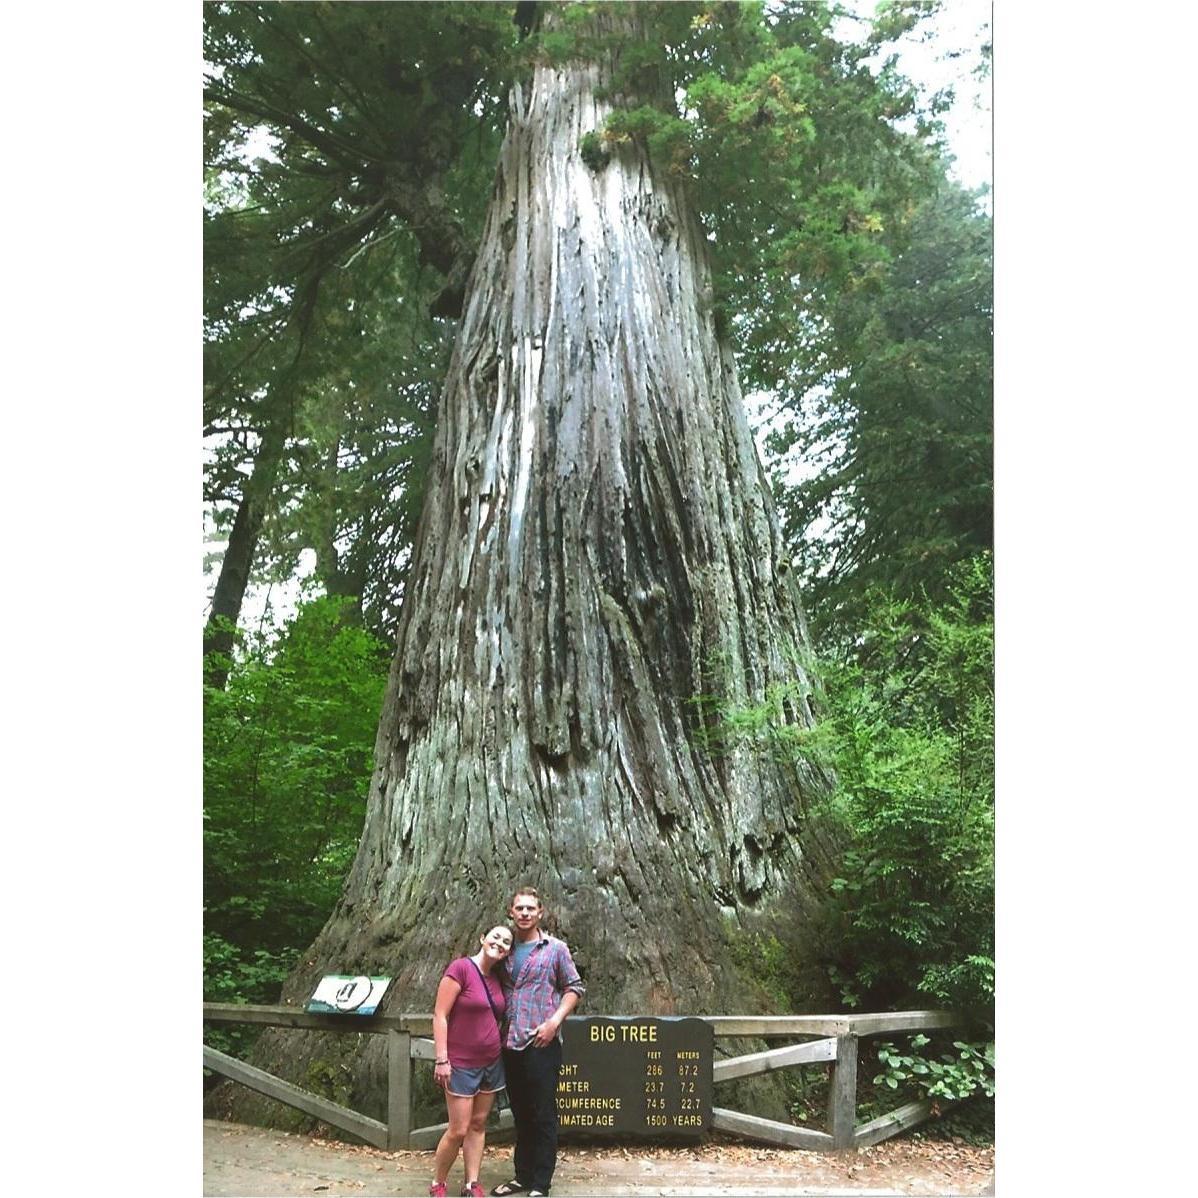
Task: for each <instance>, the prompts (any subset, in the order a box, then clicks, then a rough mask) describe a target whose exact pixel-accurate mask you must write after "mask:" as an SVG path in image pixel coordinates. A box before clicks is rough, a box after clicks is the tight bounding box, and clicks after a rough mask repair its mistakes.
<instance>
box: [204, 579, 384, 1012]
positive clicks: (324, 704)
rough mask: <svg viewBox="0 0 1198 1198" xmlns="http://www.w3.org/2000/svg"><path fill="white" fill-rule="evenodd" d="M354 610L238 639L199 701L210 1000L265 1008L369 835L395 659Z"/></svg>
mask: <svg viewBox="0 0 1198 1198" xmlns="http://www.w3.org/2000/svg"><path fill="white" fill-rule="evenodd" d="M351 610H352V605H351V604H349V603H348V602H347V601H346V600H342V599H336V598H320V599H316V600H312V601H309V602H307V603H305V604H303V605H301V607H300V609H299V610H298V612H297V613H296V615H295V617H294V619H293V620H292V621H291V622H290V623H289V624H288V625H287V626H286V627H285V628H283V629H281V630H273V629H266V630H264V631H263V632H262V633H260V634H258V635H256V636H254V637H243V639H242V642H241V644H240V645H239V647H238V650H237V652H236V653H235V655H234V659H233V664H232V671H231V673H230V675H229V679H228V684H227V686H226V688H225V689H224V690H215V689H212V688H207V689H206V690H205V704H204V902H205V933H206V934H205V939H204V979H205V980H204V989H205V997H206V998H207V999H209V1000H211V1001H224V1002H238V1001H244V1002H271V1001H275V1000H276V999H277V997H278V989H279V984H280V983H281V982H282V980H283V978H285V977H286V975H287V973H288V971H289V968H290V965H291V964H292V962H293V961H294V959H295V957H296V955H297V954H298V952H299V951H300V950H301V949H302V948H303V947H305V946H307V945H308V944H310V943H311V941H312V940H313V938H314V937H315V935H316V933H317V932H319V930H320V928H321V926H322V925H323V923H324V921H325V919H326V918H327V917H328V913H329V912H330V911H331V910H332V908H333V906H334V904H335V902H336V900H337V897H338V895H339V893H340V889H341V885H342V882H343V880H344V878H345V874H346V872H347V870H348V868H349V866H350V864H351V863H352V861H353V856H354V853H355V851H356V849H357V844H358V838H359V836H360V834H361V830H362V820H363V817H364V813H365V804H366V793H367V788H368V786H369V782H370V775H371V770H372V764H373V762H372V757H373V749H374V739H375V732H376V728H377V724H378V714H379V709H380V707H381V704H382V696H383V689H384V686H385V683H386V673H387V664H388V659H389V656H390V654H389V651H388V649H387V647H386V646H384V645H383V644H382V643H381V642H380V641H378V640H377V639H376V638H375V637H374V636H372V635H371V634H370V633H369V632H368V631H366V630H365V629H364V628H362V627H360V626H358V625H357V624H355V623H353V622H352V621H351V620H350V619H349V618H348V613H349V612H350V611H351Z"/></svg>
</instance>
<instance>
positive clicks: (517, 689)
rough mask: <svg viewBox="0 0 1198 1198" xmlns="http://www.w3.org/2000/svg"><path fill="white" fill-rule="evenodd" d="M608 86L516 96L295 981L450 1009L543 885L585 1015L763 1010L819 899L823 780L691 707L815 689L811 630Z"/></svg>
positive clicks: (575, 82)
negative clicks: (510, 912) (334, 872)
mask: <svg viewBox="0 0 1198 1198" xmlns="http://www.w3.org/2000/svg"><path fill="white" fill-rule="evenodd" d="M631 19H634V20H635V19H636V18H635V17H633V18H631ZM597 20H598V21H599V22H601V23H603V25H604V29H603V32H611V31H612V28H613V26H612V24H611V22H612V20H613V18H611V17H610V16H606V15H604V16H600V17H599V18H597ZM608 78H610V70H609V66H608V65H595V64H590V65H588V64H581V63H570V64H568V65H567V66H564V67H561V68H550V67H539V68H537V70H536V72H535V76H534V79H533V82H532V85H531V90H530V92H529V94H528V97H527V100H526V101H524V102H521V97H520V95H519V89H517V92H516V96H515V101H514V103H513V116H512V119H511V123H510V127H509V131H508V135H507V139H506V141H505V144H504V147H503V150H502V154H501V161H500V165H499V171H498V178H497V183H496V190H495V194H494V198H493V200H492V203H491V207H490V211H489V215H488V219H487V223H486V228H485V232H484V235H483V239H482V243H481V246H480V250H479V254H478V258H477V261H476V265H475V268H474V271H473V273H472V276H471V279H470V285H469V287H468V290H467V295H466V303H465V307H464V315H463V320H462V324H461V328H460V331H459V335H458V341H457V345H456V349H455V352H454V355H453V358H452V361H451V363H450V368H449V373H448V377H447V379H446V382H445V388H444V392H443V395H442V400H441V408H440V412H439V425H438V431H437V436H436V442H435V447H434V452H433V465H432V468H431V472H430V477H429V482H428V492H427V499H426V502H425V508H424V512H423V515H422V518H421V524H420V529H419V532H418V536H417V543H416V548H415V552H414V556H413V563H412V568H411V570H410V573H409V580H410V581H409V586H408V591H407V593H406V595H405V599H404V607H403V614H402V617H401V623H400V632H399V643H398V648H397V651H396V654H395V659H394V663H393V666H392V670H391V677H390V683H389V687H388V691H387V695H386V699H385V701H384V706H383V712H382V718H381V722H380V726H379V735H378V742H377V752H376V762H377V765H376V772H375V776H374V779H373V783H372V786H371V790H370V796H369V800H368V808H367V814H366V821H365V827H364V829H363V834H362V841H361V845H360V847H359V850H358V854H357V858H356V860H355V862H354V865H353V868H352V871H351V873H350V876H349V879H348V881H347V883H346V887H345V891H344V894H343V897H342V899H341V901H340V902H339V904H338V906H337V908H336V910H335V911H334V913H333V915H332V917H331V918H330V920H329V922H328V924H327V925H326V927H325V928H324V930H323V931H322V932H321V934H320V936H319V937H318V939H317V941H316V943H315V944H314V945H313V946H312V948H311V949H310V950H309V951H308V952H307V953H306V954H304V958H303V961H302V963H301V965H300V967H299V968H297V970H296V971H295V973H294V974H293V976H292V977H291V978H290V979H289V981H288V982H287V984H286V986H285V987H284V998H285V1000H286V1001H291V1002H302V1001H303V1000H304V999H305V998H306V997H307V995H308V994H309V993H310V992H311V990H312V988H313V987H314V985H315V983H316V980H317V979H318V978H319V977H320V976H321V975H322V974H324V973H331V972H344V971H349V972H358V971H361V972H367V973H374V972H383V973H388V974H391V975H393V976H394V977H395V982H394V983H393V987H392V990H391V992H390V994H389V998H388V1003H387V1006H388V1009H389V1010H391V1011H401V1010H428V1009H431V1002H432V996H433V992H434V989H435V987H436V982H437V979H438V977H439V976H440V973H441V970H442V968H443V967H444V964H445V961H446V960H447V959H448V958H449V957H450V956H451V955H452V954H453V953H454V952H458V951H461V950H463V949H464V948H465V947H466V946H467V945H468V944H470V943H473V942H474V941H473V938H474V937H476V936H477V934H478V932H479V930H480V929H483V928H485V927H486V926H488V925H489V924H493V923H495V922H496V921H498V920H500V919H502V918H504V916H505V909H506V897H507V895H508V892H509V890H510V888H511V887H512V885H513V884H514V883H516V882H521V881H527V882H531V883H532V884H534V885H536V886H538V887H539V888H543V893H546V894H547V895H548V896H549V900H548V901H549V903H550V905H551V908H552V910H553V911H554V913H555V914H556V916H557V920H558V926H559V928H560V930H561V932H562V934H564V935H565V936H566V938H567V939H568V940H569V943H570V945H571V947H572V949H573V950H574V954H575V959H576V960H577V962H578V964H579V967H580V969H581V972H582V974H583V977H584V979H585V981H586V984H587V987H588V995H587V999H586V1001H585V1009H587V1010H589V1011H592V1012H596V1013H621V1012H626V1013H632V1012H656V1013H669V1012H679V1013H701V1012H738V1011H739V1012H743V1011H748V1010H766V1009H769V1008H770V1000H769V998H768V997H767V995H766V994H765V992H764V991H763V990H762V988H761V986H760V985H759V984H758V982H757V981H756V980H755V979H754V977H753V976H752V975H753V970H752V969H751V967H747V966H748V962H747V960H746V954H745V952H744V951H743V949H739V950H738V948H737V946H736V943H735V942H736V941H737V940H738V939H740V938H741V936H742V933H744V932H745V931H748V930H754V929H761V930H767V929H773V928H777V927H780V926H784V925H787V924H793V923H794V921H798V920H801V919H802V918H803V915H804V912H806V911H809V910H810V909H811V904H812V903H813V902H814V901H815V900H816V898H817V896H818V892H819V889H820V876H821V875H820V870H819V862H818V853H813V852H812V851H811V847H810V845H809V844H808V843H806V828H807V826H808V825H807V820H806V818H805V816H806V812H807V809H808V806H809V804H810V803H811V802H812V800H813V799H815V798H816V797H818V796H820V795H821V794H823V793H825V791H826V788H827V785H828V779H827V778H826V776H824V775H822V774H821V773H820V772H819V771H818V769H816V768H815V767H813V766H811V765H809V764H806V763H804V762H797V763H796V762H794V761H783V760H780V759H778V758H776V757H775V756H773V755H771V754H769V753H765V752H758V751H754V750H753V749H752V748H751V747H748V746H744V745H741V746H736V745H732V746H730V747H728V749H727V751H725V752H722V753H719V752H713V750H712V748H711V746H710V744H709V737H708V736H707V735H705V733H706V732H707V729H706V728H705V726H704V716H703V706H702V705H701V704H699V703H697V702H696V698H697V697H699V696H709V697H716V698H718V699H720V700H724V701H730V702H739V703H762V702H764V701H765V699H766V697H767V695H769V694H771V693H778V692H776V691H775V690H774V688H781V687H784V686H786V687H789V686H790V684H793V683H795V682H796V681H798V682H799V683H800V684H801V689H803V690H805V682H804V675H803V668H802V665H801V663H800V658H801V655H802V653H803V651H804V650H805V649H806V645H807V637H806V631H805V627H804V621H803V615H802V612H801V610H800V606H799V601H798V597H797V595H796V594H795V591H794V588H793V585H792V582H791V578H790V576H789V574H788V573H787V572H786V565H785V562H784V561H783V544H782V542H781V539H780V536H779V533H778V529H777V524H776V521H775V518H774V515H773V510H772V505H771V503H770V499H769V491H768V486H767V482H766V479H765V476H764V474H763V472H762V469H761V467H760V464H759V462H758V458H757V454H756V450H755V447H754V445H753V440H752V437H751V435H750V431H749V428H748V424H747V421H746V418H745V414H744V411H743V406H742V402H741V394H740V389H739V385H738V382H737V376H736V369H735V366H734V364H733V359H732V355H731V353H730V352H729V350H728V349H727V347H726V346H721V344H720V343H719V339H718V337H717V334H716V329H715V325H714V322H713V315H712V303H711V298H712V292H711V279H710V274H709V270H708V266H707V259H706V253H705V239H704V234H703V232H702V229H701V226H700V224H699V222H698V220H697V219H696V217H695V215H694V212H693V210H692V208H691V206H690V204H689V203H688V200H687V197H686V195H685V193H684V189H683V186H682V185H681V184H680V183H679V182H678V181H677V180H675V179H674V178H671V177H669V176H667V175H666V174H664V173H663V172H662V171H661V170H660V169H658V168H657V167H655V166H654V165H653V164H651V163H650V161H649V160H648V158H647V156H646V155H645V154H644V153H642V152H641V151H640V150H639V149H635V148H628V149H625V150H623V151H621V153H620V154H619V155H618V156H617V157H615V158H613V159H612V161H611V162H610V164H609V165H608V166H607V167H606V168H605V169H603V170H602V171H600V172H598V173H596V172H593V171H592V170H591V169H589V168H588V166H587V165H586V164H585V163H584V162H583V160H582V158H581V157H580V153H579V143H580V141H581V139H582V137H583V135H584V134H587V133H589V132H592V131H595V130H597V129H600V128H601V126H602V123H603V121H604V119H605V117H606V115H607V114H608V112H609V111H610V107H609V103H608V102H607V101H604V100H601V99H599V98H598V97H597V95H596V89H597V87H598V86H599V85H601V84H603V83H604V82H605V81H606V80H607V79H608ZM785 694H786V697H785V698H784V700H783V701H782V707H783V709H784V718H785V719H786V720H787V721H789V722H790V723H792V724H794V725H798V726H805V725H808V724H809V723H810V722H811V713H810V709H809V706H808V703H807V700H806V698H805V697H801V696H798V692H797V691H796V690H795V689H788V690H787V691H786V692H785ZM797 696H798V697H797ZM742 943H743V942H742ZM350 1039H357V1038H356V1037H354V1038H351V1037H342V1038H341V1039H340V1041H339V1042H336V1038H335V1037H322V1036H318V1035H310V1036H307V1037H303V1038H302V1042H301V1038H300V1037H298V1036H297V1034H296V1033H293V1032H288V1033H283V1034H279V1033H274V1034H270V1035H268V1036H267V1037H264V1040H263V1042H262V1044H261V1046H260V1050H259V1053H258V1057H259V1059H260V1060H262V1061H263V1062H265V1063H268V1064H269V1065H271V1066H273V1067H275V1068H277V1069H280V1071H282V1072H284V1073H287V1074H288V1075H290V1076H296V1077H302V1076H305V1075H308V1076H310V1075H311V1071H312V1066H313V1063H314V1062H317V1061H327V1060H329V1059H332V1058H333V1057H334V1056H336V1055H340V1054H343V1053H344V1052H345V1051H346V1042H347V1041H348V1040H350ZM361 1039H362V1040H363V1041H367V1040H370V1039H371V1038H370V1037H362V1038H361ZM352 1052H353V1059H352V1060H349V1061H345V1062H344V1063H345V1064H346V1067H347V1068H348V1069H349V1070H350V1072H351V1073H352V1075H353V1078H354V1084H353V1096H354V1098H355V1100H356V1101H357V1102H360V1103H362V1104H363V1108H364V1109H371V1108H373V1109H374V1110H380V1109H381V1106H382V1093H381V1078H382V1076H383V1069H382V1060H381V1058H380V1057H378V1056H377V1055H376V1054H377V1052H378V1048H377V1046H365V1047H364V1049H363V1050H359V1049H357V1047H356V1046H355V1047H354V1048H353V1050H352Z"/></svg>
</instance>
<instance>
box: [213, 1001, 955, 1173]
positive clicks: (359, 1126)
mask: <svg viewBox="0 0 1198 1198" xmlns="http://www.w3.org/2000/svg"><path fill="white" fill-rule="evenodd" d="M613 1018H621V1017H620V1016H613ZM693 1018H696V1019H702V1020H703V1022H704V1023H709V1024H711V1027H712V1030H713V1032H714V1034H715V1035H716V1036H717V1037H724V1038H727V1037H732V1036H737V1037H754V1038H759V1039H789V1040H793V1039H796V1038H798V1037H800V1036H815V1037H819V1038H818V1039H814V1040H812V1039H808V1040H805V1041H802V1042H801V1043H798V1044H788V1045H786V1046H785V1047H782V1048H770V1049H767V1050H766V1051H765V1052H754V1053H749V1054H748V1055H746V1056H739V1057H730V1058H727V1059H725V1060H721V1061H716V1062H715V1064H714V1065H713V1067H712V1080H713V1082H715V1083H716V1084H717V1085H718V1084H719V1083H720V1082H724V1081H731V1080H733V1079H734V1078H742V1077H754V1076H757V1075H759V1074H762V1073H769V1072H770V1071H771V1070H774V1069H788V1068H793V1067H794V1066H796V1065H807V1064H814V1063H818V1062H829V1063H831V1066H832V1087H831V1093H830V1095H829V1099H828V1123H827V1131H815V1130H814V1129H812V1128H807V1127H794V1126H792V1125H791V1124H789V1123H779V1122H777V1121H776V1120H773V1119H761V1118H759V1117H758V1116H756V1115H746V1114H743V1113H742V1112H740V1111H730V1110H725V1109H724V1108H723V1107H713V1109H712V1123H711V1125H712V1127H713V1128H715V1129H716V1130H718V1131H727V1132H733V1133H735V1134H736V1135H740V1136H745V1137H746V1138H748V1139H752V1140H761V1141H764V1142H765V1143H768V1144H776V1145H781V1146H782V1147H786V1148H809V1149H816V1150H817V1151H824V1152H827V1151H847V1150H852V1149H855V1148H860V1147H864V1146H865V1145H867V1144H876V1143H878V1142H879V1141H880V1140H885V1139H887V1138H889V1137H890V1136H893V1135H897V1134H898V1133H899V1132H901V1131H905V1130H906V1129H907V1128H909V1127H914V1126H915V1125H916V1124H917V1123H921V1122H922V1121H923V1120H925V1119H927V1118H928V1117H929V1116H930V1115H931V1113H932V1103H931V1102H927V1101H922V1102H912V1103H908V1104H907V1105H906V1106H902V1107H899V1108H897V1109H896V1110H893V1111H890V1112H889V1113H888V1114H885V1115H882V1116H880V1117H879V1118H877V1119H872V1120H870V1121H869V1122H868V1123H863V1124H858V1123H857V1121H856V1119H857V1043H858V1040H859V1039H860V1037H862V1036H872V1035H878V1034H880V1033H883V1032H914V1031H933V1030H935V1029H938V1028H950V1027H959V1026H961V1024H962V1019H961V1017H960V1016H959V1015H957V1014H955V1013H954V1012H952V1011H892V1012H886V1013H882V1014H869V1015H697V1016H693ZM204 1020H205V1022H206V1023H235V1024H259V1025H266V1026H269V1027H290V1028H302V1029H305V1030H308V1031H325V1032H355V1033H367V1034H371V1035H385V1036H386V1037H387V1041H388V1044H387V1122H386V1123H382V1122H380V1121H379V1120H378V1119H371V1118H369V1117H367V1116H366V1115H363V1114H360V1113H359V1112H357V1111H352V1110H350V1109H349V1108H348V1107H343V1106H340V1105H338V1104H337V1103H334V1102H330V1101H329V1100H328V1099H326V1098H320V1097H318V1096H317V1095H315V1094H309V1093H308V1092H307V1091H306V1090H301V1089H300V1088H299V1087H298V1086H294V1085H292V1084H291V1083H290V1082H286V1081H283V1079H282V1078H278V1077H275V1076H273V1075H272V1074H270V1073H266V1072H265V1071H264V1070H261V1069H256V1068H254V1066H252V1065H247V1064H245V1063H244V1062H243V1061H238V1060H237V1059H236V1058H235V1057H231V1056H228V1055H227V1054H225V1053H223V1052H218V1051H217V1050H216V1049H214V1048H209V1047H208V1046H207V1045H205V1046H204V1067H205V1068H206V1069H211V1070H212V1071H213V1072H214V1073H219V1074H221V1075H222V1076H223V1077H228V1078H230V1079H232V1080H233V1081H235V1082H239V1083H240V1084H241V1085H243V1086H248V1087H249V1088H250V1089H252V1090H257V1091H258V1092H259V1093H260V1094H265V1095H266V1096H267V1097H268V1098H273V1099H275V1100H277V1101H278V1102H282V1103H286V1104H287V1105H288V1106H293V1107H296V1108H297V1109H298V1110H301V1111H304V1112H305V1113H306V1114H309V1115H313V1116H314V1117H316V1118H318V1119H321V1120H323V1121H324V1122H325V1123H328V1124H330V1125H332V1126H333V1127H338V1128H340V1129H341V1130H342V1131H347V1132H350V1133H351V1134H353V1135H355V1136H358V1137H359V1138H360V1139H363V1140H365V1141H366V1142H367V1143H368V1144H372V1145H373V1146H374V1147H376V1148H385V1149H388V1150H393V1149H396V1148H432V1147H434V1146H435V1145H436V1143H437V1141H438V1140H439V1139H440V1138H441V1134H442V1133H443V1132H444V1131H445V1126H446V1125H445V1124H444V1123H438V1124H434V1125H433V1126H432V1127H419V1128H415V1129H413V1128H412V1125H411V1120H412V1062H413V1061H431V1060H432V1059H433V1058H434V1056H435V1053H434V1051H433V1043H432V1041H431V1040H430V1039H429V1038H428V1037H430V1036H431V1035H432V1031H433V1017H432V1015H431V1014H429V1013H413V1014H404V1015H370V1016H362V1017H354V1018H353V1019H347V1018H346V1017H345V1016H343V1015H317V1014H314V1013H309V1012H307V1011H300V1010H297V1009H296V1008H294V1007H284V1006H247V1005H241V1004H237V1003H205V1004H204ZM948 1105H950V1104H948V1103H942V1104H941V1107H942V1108H943V1107H946V1106H948ZM499 1126H500V1127H501V1128H509V1127H511V1126H512V1114H511V1111H510V1110H506V1109H505V1110H503V1111H501V1112H500V1113H499Z"/></svg>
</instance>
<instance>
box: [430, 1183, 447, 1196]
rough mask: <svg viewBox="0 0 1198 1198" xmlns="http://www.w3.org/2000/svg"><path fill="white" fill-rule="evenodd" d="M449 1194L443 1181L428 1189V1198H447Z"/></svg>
mask: <svg viewBox="0 0 1198 1198" xmlns="http://www.w3.org/2000/svg"><path fill="white" fill-rule="evenodd" d="M448 1192H449V1191H448V1190H446V1188H445V1183H444V1182H443V1181H434V1182H433V1184H432V1185H431V1186H429V1188H428V1198H445V1195H446V1194H447V1193H448Z"/></svg>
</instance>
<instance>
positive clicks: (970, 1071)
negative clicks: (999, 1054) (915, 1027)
mask: <svg viewBox="0 0 1198 1198" xmlns="http://www.w3.org/2000/svg"><path fill="white" fill-rule="evenodd" d="M930 1043H931V1041H930V1040H929V1038H928V1037H927V1036H922V1035H920V1036H912V1037H911V1038H910V1041H909V1047H908V1049H907V1051H906V1052H903V1051H901V1050H900V1049H898V1048H896V1047H895V1045H894V1044H893V1043H891V1042H890V1041H883V1042H882V1043H881V1044H879V1045H877V1050H876V1051H877V1057H878V1064H879V1065H880V1066H881V1067H882V1071H881V1073H879V1074H878V1075H877V1076H876V1077H875V1078H874V1079H873V1080H874V1084H875V1085H885V1086H889V1087H890V1089H892V1090H897V1089H899V1088H900V1087H901V1086H904V1085H914V1087H915V1088H916V1089H917V1090H919V1091H920V1092H921V1093H922V1095H923V1096H924V1097H927V1098H944V1099H947V1100H949V1101H957V1100H960V1099H963V1098H972V1097H973V1096H974V1095H975V1094H978V1093H982V1094H985V1095H986V1097H987V1098H993V1097H994V1044H993V1043H986V1044H970V1043H967V1042H966V1041H964V1040H954V1041H953V1049H954V1050H955V1051H954V1052H941V1053H939V1054H938V1055H936V1056H932V1055H930V1054H925V1053H924V1052H923V1051H922V1050H923V1049H924V1048H926V1047H927V1046H928V1045H929V1044H930Z"/></svg>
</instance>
